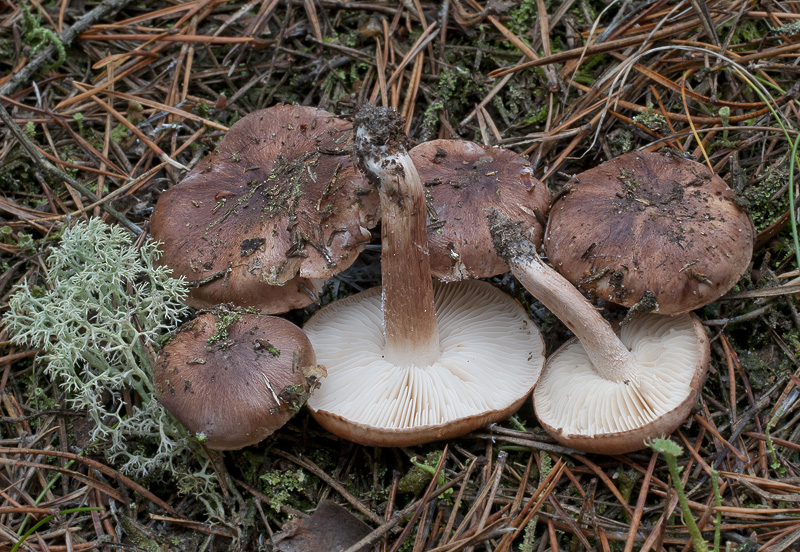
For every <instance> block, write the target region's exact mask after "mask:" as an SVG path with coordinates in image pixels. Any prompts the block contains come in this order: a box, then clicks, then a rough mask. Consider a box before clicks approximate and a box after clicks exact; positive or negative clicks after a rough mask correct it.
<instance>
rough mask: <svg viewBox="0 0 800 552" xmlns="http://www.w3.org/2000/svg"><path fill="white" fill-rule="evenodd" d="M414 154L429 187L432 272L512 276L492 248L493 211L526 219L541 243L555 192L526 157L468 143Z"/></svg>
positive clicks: (431, 146)
mask: <svg viewBox="0 0 800 552" xmlns="http://www.w3.org/2000/svg"><path fill="white" fill-rule="evenodd" d="M408 154H409V155H410V156H411V160H412V161H413V163H414V165H415V166H416V168H417V171H418V172H419V175H420V178H421V179H422V182H423V184H424V185H425V200H426V203H427V208H428V246H429V248H430V255H431V272H432V273H433V275H434V276H435V277H436V278H438V279H439V280H442V281H445V282H452V281H457V280H463V279H467V278H488V277H489V276H495V275H497V274H502V273H504V272H508V265H506V262H505V261H504V260H503V259H501V258H500V256H499V255H497V254H495V253H494V250H493V248H492V236H491V234H490V233H489V228H488V226H487V225H486V209H487V208H497V209H501V210H502V211H503V212H504V213H506V215H507V216H509V217H511V218H513V219H514V220H521V221H523V222H524V223H525V225H526V226H527V227H528V228H530V229H531V230H532V232H533V233H534V236H533V238H534V239H536V240H539V241H541V239H542V235H543V233H544V225H545V217H546V216H547V209H548V206H549V204H550V191H549V190H548V189H547V186H545V185H544V184H542V183H541V182H539V181H538V180H537V179H536V178H534V176H533V168H532V167H531V164H530V163H529V162H528V161H527V160H526V159H525V158H523V157H522V156H520V155H518V154H516V153H514V152H513V151H509V150H505V149H501V148H497V147H491V146H483V145H480V144H476V143H474V142H467V141H464V140H433V141H430V142H424V143H422V144H419V145H418V146H416V147H414V148H413V149H411V151H409V152H408Z"/></svg>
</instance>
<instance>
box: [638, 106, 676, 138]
mask: <svg viewBox="0 0 800 552" xmlns="http://www.w3.org/2000/svg"><path fill="white" fill-rule="evenodd" d="M633 122H634V123H639V124H640V125H643V126H645V127H647V128H649V129H650V130H652V131H653V132H660V131H662V130H664V129H665V128H669V126H668V125H667V119H666V118H665V117H664V116H663V115H661V114H659V113H656V112H655V111H654V110H653V104H649V105H648V106H647V110H646V111H643V112H642V113H639V114H638V115H636V116H634V117H633Z"/></svg>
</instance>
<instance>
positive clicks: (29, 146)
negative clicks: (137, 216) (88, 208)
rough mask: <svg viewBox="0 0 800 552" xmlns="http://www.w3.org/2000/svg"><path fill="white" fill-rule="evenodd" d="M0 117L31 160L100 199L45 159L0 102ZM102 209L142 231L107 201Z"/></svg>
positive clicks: (123, 222) (131, 228)
mask: <svg viewBox="0 0 800 552" xmlns="http://www.w3.org/2000/svg"><path fill="white" fill-rule="evenodd" d="M0 119H2V120H3V122H4V123H5V125H6V126H7V127H8V129H9V130H10V131H11V133H12V134H13V135H14V137H15V138H16V139H17V140H18V141H19V143H20V144H21V145H22V147H23V148H25V151H27V152H28V154H29V155H30V157H31V160H32V161H33V162H34V163H36V164H37V165H39V166H40V167H42V169H43V170H44V171H45V172H46V173H47V174H49V175H50V176H52V177H54V178H58V179H59V180H61V181H63V182H64V183H66V184H68V185H69V186H72V187H73V188H74V189H76V190H78V191H79V192H80V193H82V194H83V195H85V196H86V197H88V198H89V199H91V200H92V201H94V202H97V201H100V199H99V198H98V197H97V196H96V195H95V194H94V193H92V192H91V191H89V189H88V188H87V187H86V186H84V185H83V184H81V183H80V182H78V181H77V180H76V179H74V178H72V177H71V176H70V175H68V174H67V173H65V172H63V171H61V170H59V169H58V168H57V167H56V166H55V165H53V164H52V163H51V162H50V161H48V160H47V159H45V157H44V156H43V155H42V154H41V152H40V151H39V149H38V148H37V147H36V145H35V144H34V143H33V142H32V141H31V140H30V139H29V138H28V136H27V135H26V134H25V133H24V132H23V131H22V129H21V128H19V126H17V123H15V122H14V119H12V118H11V114H10V113H9V112H8V111H7V110H6V108H5V107H4V106H3V105H2V104H0ZM101 206H102V208H103V210H104V211H105V212H106V213H108V214H109V215H111V216H112V217H114V218H115V219H116V220H117V221H118V222H119V223H120V224H122V225H123V226H124V227H125V228H127V229H128V230H130V231H131V232H133V233H134V234H136V235H137V236H138V235H139V234H141V233H142V229H141V228H139V226H137V225H136V224H134V223H132V222H131V221H129V220H128V219H127V218H126V217H125V215H123V214H122V213H120V212H119V211H117V210H116V209H114V208H113V207H112V206H111V205H109V204H107V203H103V204H102V205H101Z"/></svg>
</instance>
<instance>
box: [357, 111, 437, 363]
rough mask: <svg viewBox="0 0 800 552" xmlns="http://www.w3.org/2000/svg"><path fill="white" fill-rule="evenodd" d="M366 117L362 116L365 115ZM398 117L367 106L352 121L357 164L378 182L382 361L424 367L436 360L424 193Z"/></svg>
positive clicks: (435, 331)
mask: <svg viewBox="0 0 800 552" xmlns="http://www.w3.org/2000/svg"><path fill="white" fill-rule="evenodd" d="M365 111H366V112H365ZM395 120H397V121H401V119H400V117H399V116H397V115H396V114H393V113H392V112H388V110H380V109H379V108H375V107H371V106H367V107H364V108H362V110H361V111H360V112H359V115H358V116H357V117H356V125H357V132H356V140H357V154H358V157H359V162H360V164H361V165H362V167H363V168H364V169H365V170H366V172H367V174H368V175H369V176H370V178H373V179H377V180H378V181H379V193H380V202H381V213H382V214H381V221H382V222H381V277H382V283H381V286H382V303H383V324H384V333H385V338H386V342H385V352H384V354H385V357H386V359H387V360H389V361H390V362H393V363H394V364H396V365H397V366H411V365H416V366H429V365H431V364H433V363H434V362H435V361H436V360H438V358H439V357H440V356H441V351H440V348H439V332H438V328H437V324H436V309H435V307H434V298H433V282H432V279H431V267H430V257H429V254H428V237H427V229H426V217H427V210H426V206H425V191H424V188H423V185H422V180H421V179H420V177H419V173H418V172H417V169H416V167H415V166H414V163H413V162H412V161H411V157H410V156H409V155H408V152H407V151H406V147H405V144H404V142H405V140H406V137H405V135H404V134H403V132H402V130H401V129H402V125H399V126H396V125H395V124H394V121H395Z"/></svg>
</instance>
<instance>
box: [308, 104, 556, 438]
mask: <svg viewBox="0 0 800 552" xmlns="http://www.w3.org/2000/svg"><path fill="white" fill-rule="evenodd" d="M355 127H356V141H357V144H356V148H357V155H358V157H359V161H360V164H361V165H362V166H363V167H364V169H365V171H366V172H367V174H369V175H371V176H372V177H373V178H374V180H375V181H376V182H377V184H378V187H379V196H380V202H381V212H382V223H381V242H382V248H381V274H382V287H381V288H373V289H371V290H367V291H365V292H362V293H360V294H357V295H354V296H351V297H348V298H346V299H343V300H340V301H337V302H335V303H332V304H330V305H328V306H327V307H325V308H323V309H322V310H320V311H319V312H317V313H316V314H315V315H314V316H313V317H312V318H311V319H310V320H309V322H308V323H307V324H306V325H305V330H306V332H307V333H308V336H309V338H310V339H311V342H312V343H313V345H314V349H315V350H316V352H317V356H318V358H319V360H320V362H322V363H323V364H324V365H325V366H326V368H327V370H328V377H327V378H326V379H325V380H324V381H323V382H322V384H321V386H320V389H319V390H318V391H317V392H316V393H315V394H314V395H313V396H312V397H311V399H310V400H309V403H308V405H309V408H310V409H311V412H312V414H313V415H314V417H315V418H316V419H317V421H319V423H320V424H321V425H322V426H324V427H325V428H327V429H328V430H330V431H331V432H333V433H335V434H337V435H340V436H342V437H345V438H348V439H350V440H353V441H356V442H358V443H361V444H365V445H377V446H406V445H414V444H420V443H425V442H429V441H434V440H438V439H444V438H448V437H454V436H458V435H463V434H464V433H467V432H469V431H472V430H473V429H476V428H478V427H480V426H482V425H484V424H486V423H488V422H492V421H497V420H500V419H503V418H505V417H507V416H508V415H510V414H511V413H513V412H514V411H516V409H518V408H519V407H520V405H521V404H522V402H523V401H524V400H525V398H526V397H527V396H528V395H529V394H530V392H531V389H532V388H533V386H534V384H535V383H536V381H537V380H538V378H539V373H540V371H541V368H542V365H543V363H544V346H543V342H542V338H541V335H540V334H539V331H538V329H537V328H536V327H535V326H534V325H533V323H532V322H531V321H530V320H529V319H528V317H527V315H526V313H525V311H524V309H522V307H520V306H519V305H518V304H517V303H516V301H514V300H513V299H512V298H511V297H509V296H507V295H506V294H504V293H502V292H501V291H499V290H498V289H496V288H494V287H493V286H491V285H490V284H488V283H485V282H479V281H465V282H458V283H452V284H440V285H436V286H434V285H433V282H432V279H431V268H430V258H429V253H428V239H427V232H426V218H427V216H426V215H427V211H428V210H427V208H426V201H425V192H424V187H423V184H422V180H421V179H420V176H419V174H418V172H417V169H416V167H415V165H414V163H413V161H412V160H411V157H410V156H409V154H408V152H407V150H406V140H407V139H406V137H405V135H404V134H403V133H402V130H400V129H402V127H403V125H402V119H400V118H399V117H398V116H397V114H396V113H394V112H393V111H389V110H387V109H382V108H375V107H371V106H368V107H364V108H362V109H361V111H360V112H359V113H358V115H357V116H356V119H355Z"/></svg>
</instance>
